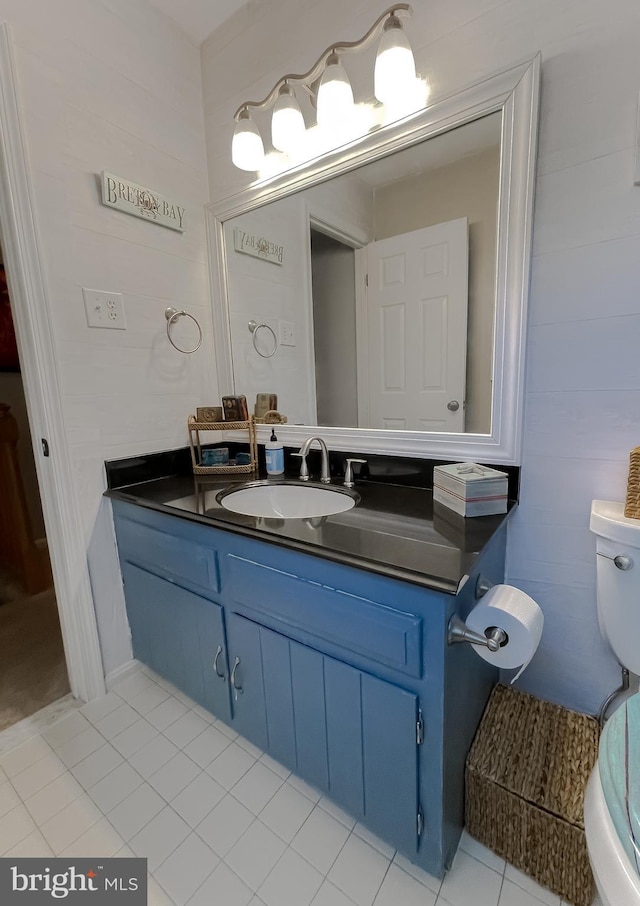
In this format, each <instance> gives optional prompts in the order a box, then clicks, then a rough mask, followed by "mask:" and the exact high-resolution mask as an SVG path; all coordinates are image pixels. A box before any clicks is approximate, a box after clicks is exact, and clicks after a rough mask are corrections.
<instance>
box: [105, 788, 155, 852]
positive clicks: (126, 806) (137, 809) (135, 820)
mask: <svg viewBox="0 0 640 906" xmlns="http://www.w3.org/2000/svg"><path fill="white" fill-rule="evenodd" d="M165 805H166V802H165V801H164V799H162V797H161V796H159V795H158V794H157V793H156V791H155V790H154V789H152V788H151V787H150V786H149V784H148V783H143V784H142V785H141V786H139V787H138V788H137V789H136V790H134V791H133V793H131V794H130V795H129V796H128V797H127V798H126V799H125V800H124V802H121V803H120V805H117V806H116V807H115V808H114V809H113V810H112V811H110V812H108V814H107V817H108V818H109V821H111V823H112V824H113V826H114V827H115V829H116V830H117V831H118V833H119V834H120V836H121V837H122V839H123V840H124V841H125V843H128V842H129V840H130V839H131V838H132V837H133V836H135V834H137V833H138V831H141V830H142V828H143V827H144V826H145V824H148V823H149V821H151V819H152V818H153V817H154V816H155V815H157V814H158V812H159V811H161V810H162V809H163V808H164V807H165Z"/></svg>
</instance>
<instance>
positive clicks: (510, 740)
mask: <svg viewBox="0 0 640 906" xmlns="http://www.w3.org/2000/svg"><path fill="white" fill-rule="evenodd" d="M599 734H600V731H599V727H598V722H597V721H596V720H595V719H594V718H593V717H589V716H588V715H586V714H580V713H578V712H577V711H569V710H567V709H566V708H562V707H560V706H559V705H554V704H552V703H551V702H546V701H542V700H541V699H539V698H536V697H535V696H533V695H530V694H528V693H527V692H521V691H520V690H518V689H514V688H512V687H511V686H503V685H498V686H496V687H495V688H494V690H493V692H492V693H491V697H490V698H489V702H488V704H487V707H486V709H485V712H484V715H483V717H482V720H481V722H480V726H479V727H478V732H477V733H476V737H475V739H474V741H473V744H472V746H471V749H470V751H469V755H468V758H467V768H468V769H469V770H471V771H476V772H477V773H478V774H480V775H481V776H482V777H483V778H485V779H487V780H491V781H493V782H494V783H496V784H498V785H499V786H501V787H502V788H504V789H505V790H508V791H509V792H511V793H514V794H515V795H517V796H520V797H522V798H523V799H525V800H527V801H528V802H532V803H534V804H535V805H537V806H539V807H540V808H542V809H545V811H548V812H550V813H552V814H554V815H557V816H558V817H560V818H564V819H565V820H566V821H568V822H570V823H571V824H574V825H576V826H578V827H583V826H584V819H583V808H584V792H585V787H586V783H587V779H588V777H589V775H590V773H591V771H592V770H593V767H594V765H595V762H596V758H597V755H598V739H599Z"/></svg>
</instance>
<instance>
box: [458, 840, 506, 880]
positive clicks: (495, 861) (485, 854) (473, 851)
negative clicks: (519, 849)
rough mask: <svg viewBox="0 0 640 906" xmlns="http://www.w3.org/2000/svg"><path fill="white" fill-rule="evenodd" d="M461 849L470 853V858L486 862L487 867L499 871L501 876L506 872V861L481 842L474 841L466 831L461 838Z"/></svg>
mask: <svg viewBox="0 0 640 906" xmlns="http://www.w3.org/2000/svg"><path fill="white" fill-rule="evenodd" d="M460 849H463V850H464V851H465V852H466V853H469V855H470V856H473V858H474V859H477V860H478V861H479V862H484V864H485V865H488V866H489V868H493V870H494V871H498V872H500V874H502V873H503V872H504V869H505V865H506V862H505V860H504V859H503V858H502V857H501V856H498V855H497V854H496V853H494V852H493V851H492V850H490V849H489V848H488V847H487V846H484V845H483V844H482V843H480V841H479V840H476V839H474V838H473V837H472V836H471V835H470V834H468V833H467V832H466V830H463V831H462V836H461V837H460Z"/></svg>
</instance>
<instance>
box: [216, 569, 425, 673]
mask: <svg viewBox="0 0 640 906" xmlns="http://www.w3.org/2000/svg"><path fill="white" fill-rule="evenodd" d="M227 562H228V567H229V572H230V575H231V582H230V588H231V589H232V594H233V598H234V600H235V601H236V602H237V603H238V604H241V605H242V606H243V608H245V609H250V610H253V611H254V612H257V613H259V614H262V615H265V616H268V617H271V618H272V619H273V620H274V622H275V623H276V624H277V625H279V626H280V627H281V628H282V631H283V632H285V633H288V632H289V631H290V630H291V629H292V628H295V629H297V630H299V631H300V632H301V633H303V634H304V636H305V637H306V638H307V639H311V640H313V639H319V640H323V641H325V642H329V643H331V644H332V645H335V646H337V647H338V648H341V649H342V650H343V651H345V652H355V653H357V654H360V655H362V656H363V657H366V658H368V659H369V660H371V661H374V662H377V663H380V664H385V665H386V666H389V667H392V668H393V669H395V670H398V671H400V672H401V673H405V674H408V675H409V676H415V677H420V676H421V675H422V643H421V639H422V620H421V619H420V618H419V617H417V616H415V615H413V614H408V613H402V612H401V611H399V610H394V609H393V608H392V607H389V606H388V605H387V604H383V603H380V602H376V601H371V600H369V599H367V598H361V597H358V596H357V595H353V594H348V593H347V592H343V591H340V590H337V589H333V588H329V587H327V586H324V585H319V584H318V583H316V582H310V581H308V580H306V579H302V578H300V577H298V576H294V575H291V574H290V573H285V572H283V571H282V570H279V569H275V568H274V567H271V566H266V565H265V564H263V563H257V562H255V561H253V560H248V559H245V558H243V557H238V556H236V555H235V554H229V555H228V560H227Z"/></svg>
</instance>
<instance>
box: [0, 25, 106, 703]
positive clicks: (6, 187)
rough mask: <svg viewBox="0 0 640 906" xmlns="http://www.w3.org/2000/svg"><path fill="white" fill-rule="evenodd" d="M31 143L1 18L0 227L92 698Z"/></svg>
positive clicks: (65, 628)
mask: <svg viewBox="0 0 640 906" xmlns="http://www.w3.org/2000/svg"><path fill="white" fill-rule="evenodd" d="M27 151H28V149H27V142H26V138H25V134H24V129H23V124H22V115H21V106H20V100H19V97H18V87H17V78H16V67H15V60H14V55H13V47H12V40H11V33H10V30H9V26H8V25H7V23H0V232H1V235H2V247H3V253H4V260H5V265H6V271H7V281H8V285H9V295H10V298H11V300H12V306H11V308H12V314H13V319H14V326H15V331H16V339H17V343H18V353H19V357H20V366H21V370H22V379H23V383H24V392H25V398H26V404H27V414H28V417H29V425H30V428H31V439H32V445H33V452H34V458H35V463H36V473H37V476H38V486H39V489H40V496H41V499H42V509H43V515H44V522H45V528H46V534H47V541H48V546H49V554H50V558H51V568H52V571H53V580H54V588H55V593H56V599H57V603H58V613H59V615H60V626H61V630H62V640H63V644H64V652H65V656H66V661H67V670H68V673H69V684H70V686H71V691H72V693H73V695H74V696H75V697H76V698H80V699H83V700H84V701H90V700H91V699H94V698H97V697H98V696H100V695H102V694H104V691H105V681H104V670H103V666H102V656H101V653H100V643H99V638H98V627H97V622H96V616H95V610H94V606H93V595H92V592H91V583H90V579H89V569H88V565H87V552H86V545H85V541H84V532H83V529H82V522H81V518H80V510H79V506H78V500H77V496H76V491H75V487H74V482H73V472H72V468H71V456H70V450H69V445H68V443H67V437H66V434H65V430H64V413H63V409H62V402H61V396H60V385H59V376H58V367H57V363H56V354H55V347H54V343H53V339H52V337H53V323H52V322H53V318H52V312H51V306H50V300H49V296H48V290H47V280H46V273H45V267H44V262H43V259H42V254H41V251H40V240H39V233H38V225H37V219H36V211H35V204H34V200H33V189H32V179H31V172H30V167H29V161H28V153H27ZM41 438H46V439H47V442H48V446H49V450H50V456H49V457H45V456H44V455H43V450H42V448H41Z"/></svg>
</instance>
